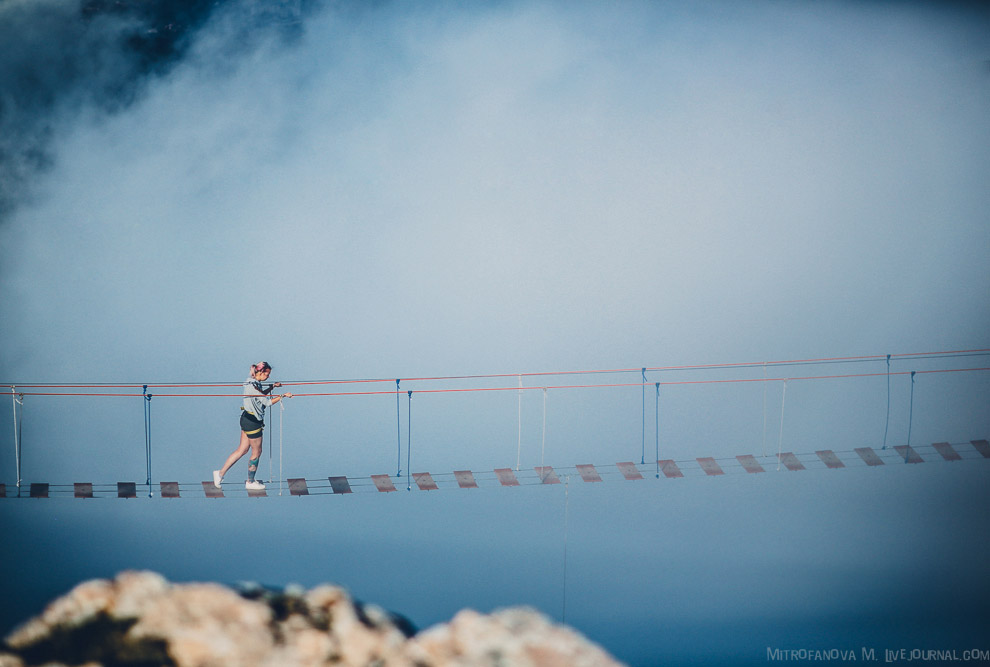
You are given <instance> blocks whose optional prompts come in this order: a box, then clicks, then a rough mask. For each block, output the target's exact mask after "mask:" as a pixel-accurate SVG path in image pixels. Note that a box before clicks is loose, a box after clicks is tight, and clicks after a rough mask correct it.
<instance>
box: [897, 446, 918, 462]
mask: <svg viewBox="0 0 990 667" xmlns="http://www.w3.org/2000/svg"><path fill="white" fill-rule="evenodd" d="M894 451H896V452H897V453H898V454H900V455H901V458H902V459H904V463H924V462H925V459H923V458H921V455H920V454H918V452H916V451H914V447H912V446H911V445H897V446H895V447H894Z"/></svg>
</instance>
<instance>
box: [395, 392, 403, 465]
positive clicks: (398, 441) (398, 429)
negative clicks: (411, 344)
mask: <svg viewBox="0 0 990 667" xmlns="http://www.w3.org/2000/svg"><path fill="white" fill-rule="evenodd" d="M399 382H401V380H399V379H396V380H395V445H396V449H397V452H396V455H395V458H396V464H395V476H396V477H402V422H401V421H400V420H399Z"/></svg>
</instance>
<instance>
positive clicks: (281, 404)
mask: <svg viewBox="0 0 990 667" xmlns="http://www.w3.org/2000/svg"><path fill="white" fill-rule="evenodd" d="M278 405H279V408H280V409H279V411H278V495H282V480H283V479H285V475H284V474H283V470H282V414H283V413H284V412H285V397H284V396H283V397H282V400H281V401H279V402H278ZM270 453H271V452H269V454H270Z"/></svg>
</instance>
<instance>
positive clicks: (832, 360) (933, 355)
mask: <svg viewBox="0 0 990 667" xmlns="http://www.w3.org/2000/svg"><path fill="white" fill-rule="evenodd" d="M986 355H990V349H974V350H949V351H939V352H913V353H902V354H890V355H862V356H848V357H823V358H818V359H792V360H781V361H763V362H733V363H718V364H694V365H683V366H654V367H646V368H645V370H647V371H670V370H680V371H692V370H711V369H730V368H735V369H741V368H757V367H759V366H763V365H769V366H775V367H784V366H799V365H816V364H846V363H868V362H874V361H878V360H882V359H884V358H885V357H887V356H889V357H891V358H892V359H894V360H909V359H942V358H954V357H967V356H986ZM643 370H644V369H643V368H621V369H598V370H577V371H549V372H531V373H494V374H487V375H447V376H435V377H418V378H406V379H407V380H410V381H417V382H435V381H444V380H473V379H492V378H507V377H541V376H567V375H595V374H610V373H634V372H642V371H643ZM793 379H797V378H793ZM393 381H394V380H392V379H383V378H359V379H338V380H298V381H292V382H283V383H282V384H283V385H334V384H359V383H381V382H393ZM12 386H14V385H12V384H9V383H0V387H7V388H10V387H12ZM18 386H20V387H22V388H24V387H27V388H62V389H71V388H101V387H102V388H137V387H141V386H142V383H140V382H131V383H88V384H86V383H45V382H36V383H23V382H22V383H19V384H18ZM147 386H148V387H152V388H183V387H239V386H241V383H240V382H184V383H151V384H148V385H147ZM374 393H381V392H374ZM385 393H390V392H385ZM67 395H74V394H67ZM112 395H116V394H112ZM120 395H124V394H120ZM173 395H175V396H178V395H182V394H173ZM296 395H300V394H296ZM238 396H240V394H238Z"/></svg>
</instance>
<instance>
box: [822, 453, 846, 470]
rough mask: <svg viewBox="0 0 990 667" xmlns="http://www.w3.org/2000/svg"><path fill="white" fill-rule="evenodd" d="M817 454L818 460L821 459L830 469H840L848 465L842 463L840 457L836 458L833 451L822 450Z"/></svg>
mask: <svg viewBox="0 0 990 667" xmlns="http://www.w3.org/2000/svg"><path fill="white" fill-rule="evenodd" d="M815 454H818V458H820V459H821V460H822V463H824V464H825V466H826V467H828V468H831V469H838V468H845V467H846V464H845V463H843V462H842V461H840V460H839V457H838V456H836V455H835V452H833V451H832V450H831V449H822V450H820V451H817V452H815Z"/></svg>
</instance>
